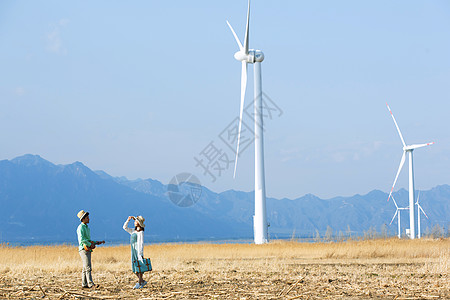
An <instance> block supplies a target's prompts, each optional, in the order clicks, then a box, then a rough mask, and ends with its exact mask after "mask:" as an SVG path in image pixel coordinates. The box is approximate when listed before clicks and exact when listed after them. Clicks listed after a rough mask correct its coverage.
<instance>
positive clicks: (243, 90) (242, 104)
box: [233, 61, 247, 178]
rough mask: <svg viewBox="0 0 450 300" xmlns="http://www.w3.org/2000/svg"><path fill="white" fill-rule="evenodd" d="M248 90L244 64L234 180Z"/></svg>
mask: <svg viewBox="0 0 450 300" xmlns="http://www.w3.org/2000/svg"><path fill="white" fill-rule="evenodd" d="M246 88H247V62H245V61H243V62H242V73H241V107H240V111H239V128H238V140H237V149H236V160H235V161H234V173H233V178H236V168H237V161H238V157H239V143H240V142H241V129H242V113H243V112H244V99H245V90H246Z"/></svg>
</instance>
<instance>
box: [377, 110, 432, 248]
mask: <svg viewBox="0 0 450 300" xmlns="http://www.w3.org/2000/svg"><path fill="white" fill-rule="evenodd" d="M386 105H387V108H388V110H389V112H390V113H391V116H392V120H394V124H395V127H396V128H397V131H398V135H399V136H400V139H401V140H402V144H403V155H402V159H401V160H400V166H399V167H398V171H397V175H396V176H395V180H394V184H393V185H392V188H391V192H390V193H389V197H388V201H389V198H391V196H392V191H393V190H394V187H395V183H396V182H397V178H398V175H399V174H400V171H401V170H402V167H403V164H404V163H405V158H406V153H408V154H409V157H408V158H409V159H408V161H409V227H410V228H409V230H410V238H411V239H414V238H415V237H416V229H415V222H414V199H415V197H414V170H413V151H414V150H415V149H417V148H421V147H425V146H429V145H432V144H434V142H432V143H427V144H415V145H409V146H408V145H406V143H405V140H404V139H403V136H402V133H401V132H400V128H399V127H398V125H397V121H395V117H394V114H393V113H392V111H391V108H390V107H389V105H388V104H387V103H386Z"/></svg>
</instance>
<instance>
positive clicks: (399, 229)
mask: <svg viewBox="0 0 450 300" xmlns="http://www.w3.org/2000/svg"><path fill="white" fill-rule="evenodd" d="M391 197H392V201H394V205H395V208H396V210H395V214H394V216H393V217H392V220H391V223H389V225H391V224H392V222H394V219H395V216H398V219H397V222H398V238H399V239H401V238H402V230H401V227H400V211H401V210H408V209H409V207H398V205H397V202H396V201H395V199H394V196H391Z"/></svg>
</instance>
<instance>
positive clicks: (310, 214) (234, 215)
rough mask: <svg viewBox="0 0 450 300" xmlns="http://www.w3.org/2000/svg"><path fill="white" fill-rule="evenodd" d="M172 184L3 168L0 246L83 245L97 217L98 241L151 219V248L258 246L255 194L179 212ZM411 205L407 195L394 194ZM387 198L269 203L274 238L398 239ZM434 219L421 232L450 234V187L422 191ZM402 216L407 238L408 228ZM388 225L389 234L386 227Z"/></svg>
mask: <svg viewBox="0 0 450 300" xmlns="http://www.w3.org/2000/svg"><path fill="white" fill-rule="evenodd" d="M169 187H170V186H169V185H165V184H163V183H161V182H160V181H158V180H154V179H137V180H128V179H126V178H125V177H113V176H110V175H108V174H107V173H105V172H103V171H93V170H91V169H89V168H88V167H86V166H85V165H84V164H82V163H81V162H74V163H72V164H68V165H55V164H53V163H51V162H49V161H47V160H45V159H43V158H41V157H40V156H38V155H30V154H27V155H24V156H20V157H17V158H15V159H12V160H2V161H0V205H1V209H0V242H11V243H19V244H29V243H76V232H75V230H76V227H77V226H78V224H79V220H78V219H77V217H76V214H77V212H78V211H79V210H81V209H84V210H86V211H89V212H90V216H91V222H90V224H89V226H90V227H91V235H92V238H93V239H97V240H102V239H105V240H107V241H110V242H115V243H119V242H125V241H127V239H128V234H127V233H126V232H125V231H124V230H123V229H122V225H123V222H124V221H125V220H126V218H127V217H128V216H129V215H134V216H136V215H142V216H144V217H145V219H146V222H145V223H146V233H145V235H146V241H148V242H152V241H153V242H165V241H197V240H226V239H252V236H253V229H252V218H253V217H252V216H253V192H241V191H234V190H228V191H224V192H221V193H216V192H213V191H211V190H209V189H207V188H206V187H201V193H199V194H198V199H197V200H198V201H197V202H196V203H195V204H194V205H192V206H189V207H181V206H177V205H175V204H174V203H173V202H172V201H171V200H170V199H169V198H170V197H168V195H169V193H168V188H169ZM394 196H395V199H396V200H397V201H398V202H399V203H402V204H403V203H404V204H405V206H406V203H408V192H407V191H406V190H404V189H401V190H399V191H397V192H396V193H394ZM387 197H388V195H387V194H386V193H384V192H382V191H378V190H373V191H371V192H369V193H368V194H366V195H354V196H352V197H335V198H332V199H320V198H318V197H316V196H314V195H312V194H307V195H305V196H302V197H300V198H297V199H274V198H268V199H267V214H268V216H267V218H268V221H269V223H270V228H269V234H270V237H271V238H287V237H312V236H314V235H316V234H317V233H318V234H319V235H321V236H323V235H324V233H325V232H326V231H327V230H328V231H330V230H332V232H333V234H334V235H336V236H337V235H338V233H339V234H343V233H345V234H353V235H361V234H363V233H364V232H365V231H369V230H372V231H373V230H377V231H380V230H381V228H382V227H383V226H384V228H385V230H387V232H388V234H390V235H395V234H396V232H397V219H395V220H394V222H393V223H392V225H390V226H389V223H390V221H391V219H392V216H393V214H394V212H395V206H394V204H393V203H392V201H389V202H387V201H386V200H387ZM420 202H421V205H422V207H423V209H424V210H425V212H426V213H427V215H428V219H426V218H425V217H423V216H422V223H421V224H422V231H426V230H428V231H429V230H430V229H431V228H432V227H435V226H436V225H439V226H440V227H441V228H445V229H444V230H448V225H449V221H450V186H449V185H440V186H436V187H435V188H432V189H431V190H427V191H421V192H420ZM408 222H409V218H408V214H407V213H405V212H403V214H402V224H401V225H402V231H403V232H404V230H405V228H407V227H409V224H408ZM386 225H387V227H386Z"/></svg>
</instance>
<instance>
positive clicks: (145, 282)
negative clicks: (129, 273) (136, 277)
mask: <svg viewBox="0 0 450 300" xmlns="http://www.w3.org/2000/svg"><path fill="white" fill-rule="evenodd" d="M146 284H147V281H145V280H144V282H143V283H142V284H141V288H143V287H144V286H145V285H146Z"/></svg>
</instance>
